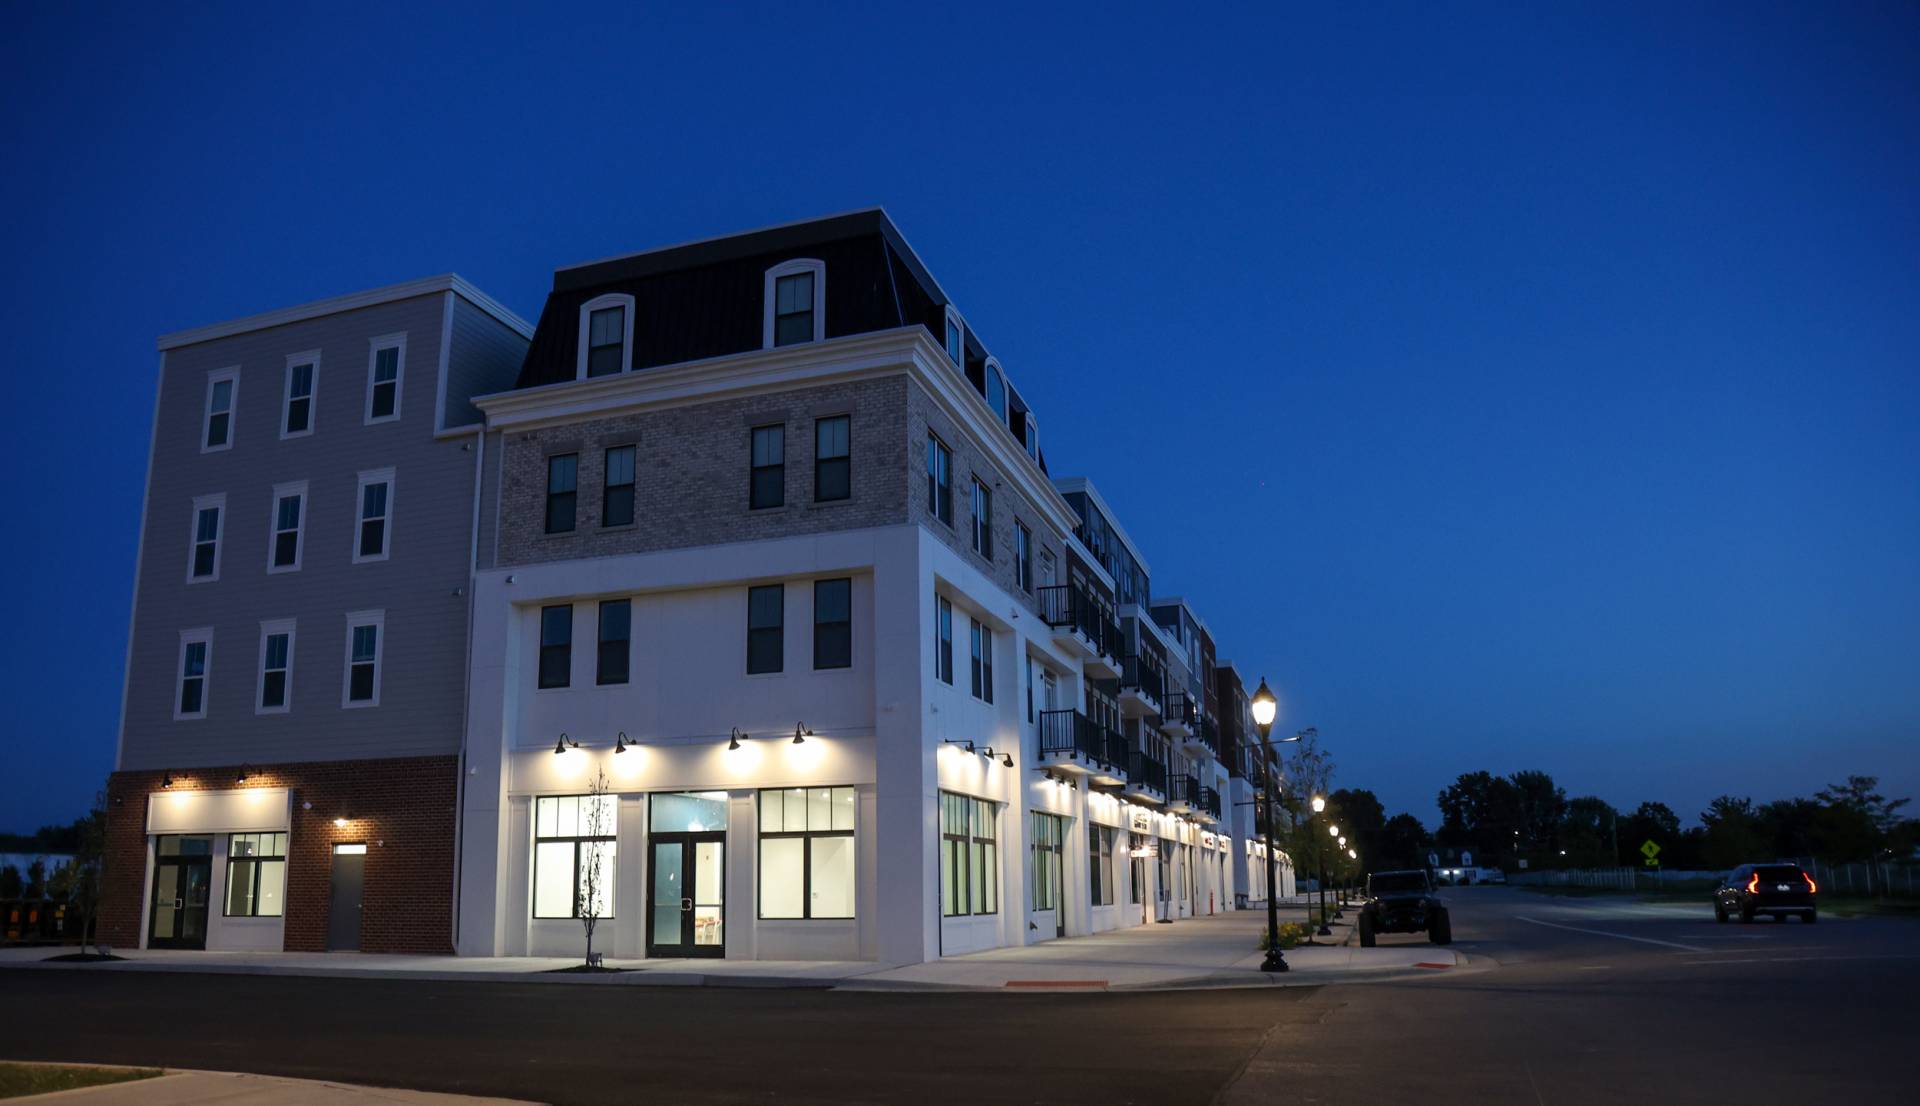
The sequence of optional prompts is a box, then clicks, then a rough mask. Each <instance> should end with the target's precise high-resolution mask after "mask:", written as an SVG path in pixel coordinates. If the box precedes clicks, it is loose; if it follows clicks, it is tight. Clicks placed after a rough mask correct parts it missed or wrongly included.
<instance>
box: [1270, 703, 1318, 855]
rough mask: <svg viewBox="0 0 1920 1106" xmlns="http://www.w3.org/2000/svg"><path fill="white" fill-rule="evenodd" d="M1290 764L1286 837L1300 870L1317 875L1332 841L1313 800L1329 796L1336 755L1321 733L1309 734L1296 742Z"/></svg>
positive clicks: (1288, 768)
mask: <svg viewBox="0 0 1920 1106" xmlns="http://www.w3.org/2000/svg"><path fill="white" fill-rule="evenodd" d="M1286 765H1287V767H1286V772H1287V789H1286V791H1285V793H1284V794H1285V796H1286V806H1287V812H1288V821H1289V828H1288V829H1287V831H1286V834H1285V837H1284V840H1285V841H1286V851H1287V855H1288V856H1290V857H1292V858H1293V861H1294V866H1295V870H1296V871H1298V872H1300V873H1301V874H1303V875H1314V876H1317V875H1318V874H1319V871H1320V867H1321V865H1322V864H1323V863H1324V862H1325V861H1326V859H1327V855H1328V854H1327V846H1328V845H1330V844H1331V841H1330V839H1329V838H1328V837H1327V836H1326V832H1327V831H1326V829H1325V828H1324V827H1325V825H1326V822H1325V821H1324V820H1318V821H1317V822H1316V819H1314V817H1313V807H1312V805H1311V801H1310V800H1311V799H1312V797H1313V796H1315V795H1321V796H1324V795H1326V793H1327V788H1328V786H1329V785H1330V784H1332V782H1333V757H1332V756H1331V755H1329V754H1328V753H1327V752H1326V750H1324V749H1322V748H1320V739H1319V738H1318V737H1317V736H1315V735H1312V734H1309V735H1307V736H1305V737H1302V738H1301V739H1300V740H1299V741H1298V742H1297V743H1295V744H1294V746H1293V755H1292V756H1290V757H1288V758H1287V762H1286ZM1316 828H1318V832H1317V833H1316V832H1315V829H1316ZM1273 829H1274V833H1275V835H1276V836H1279V835H1280V833H1281V830H1280V827H1279V826H1275V827H1273Z"/></svg>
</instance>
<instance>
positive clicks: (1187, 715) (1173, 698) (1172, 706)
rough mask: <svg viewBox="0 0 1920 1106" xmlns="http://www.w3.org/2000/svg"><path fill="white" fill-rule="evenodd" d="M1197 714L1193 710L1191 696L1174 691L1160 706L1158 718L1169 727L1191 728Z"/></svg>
mask: <svg viewBox="0 0 1920 1106" xmlns="http://www.w3.org/2000/svg"><path fill="white" fill-rule="evenodd" d="M1198 714H1199V712H1198V711H1196V710H1194V709H1193V696H1191V695H1188V694H1187V693H1186V692H1184V691H1176V692H1173V693H1171V694H1169V695H1168V696H1167V699H1166V702H1165V703H1164V704H1162V705H1161V708H1160V718H1161V720H1162V721H1164V722H1166V723H1167V724H1169V725H1177V726H1186V727H1187V728H1189V729H1191V728H1193V724H1194V719H1195V717H1196V716H1197V715H1198Z"/></svg>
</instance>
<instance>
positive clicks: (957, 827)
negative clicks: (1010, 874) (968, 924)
mask: <svg viewBox="0 0 1920 1106" xmlns="http://www.w3.org/2000/svg"><path fill="white" fill-rule="evenodd" d="M993 808H994V804H992V803H990V802H988V801H986V800H985V799H975V798H970V797H968V796H966V795H955V794H952V793H950V792H946V791H942V792H941V793H940V912H941V913H942V914H944V915H946V916H947V917H958V916H960V915H963V914H997V913H999V911H1000V842H999V840H998V835H997V833H996V832H995V829H994V809H993Z"/></svg>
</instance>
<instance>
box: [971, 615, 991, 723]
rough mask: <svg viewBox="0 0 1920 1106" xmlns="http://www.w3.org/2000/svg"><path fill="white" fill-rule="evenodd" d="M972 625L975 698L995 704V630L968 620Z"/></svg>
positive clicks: (974, 620) (978, 622)
mask: <svg viewBox="0 0 1920 1106" xmlns="http://www.w3.org/2000/svg"><path fill="white" fill-rule="evenodd" d="M967 621H968V622H970V623H972V645H973V662H972V676H973V682H972V687H973V697H974V698H976V699H982V700H985V701H986V702H989V703H991V702H993V630H991V629H990V628H988V627H986V626H982V625H980V621H979V620H978V619H971V618H970V619H968V620H967Z"/></svg>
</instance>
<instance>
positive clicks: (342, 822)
mask: <svg viewBox="0 0 1920 1106" xmlns="http://www.w3.org/2000/svg"><path fill="white" fill-rule="evenodd" d="M333 828H334V829H346V828H347V816H346V815H344V814H342V815H339V816H337V817H335V818H334V820H333Z"/></svg>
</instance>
